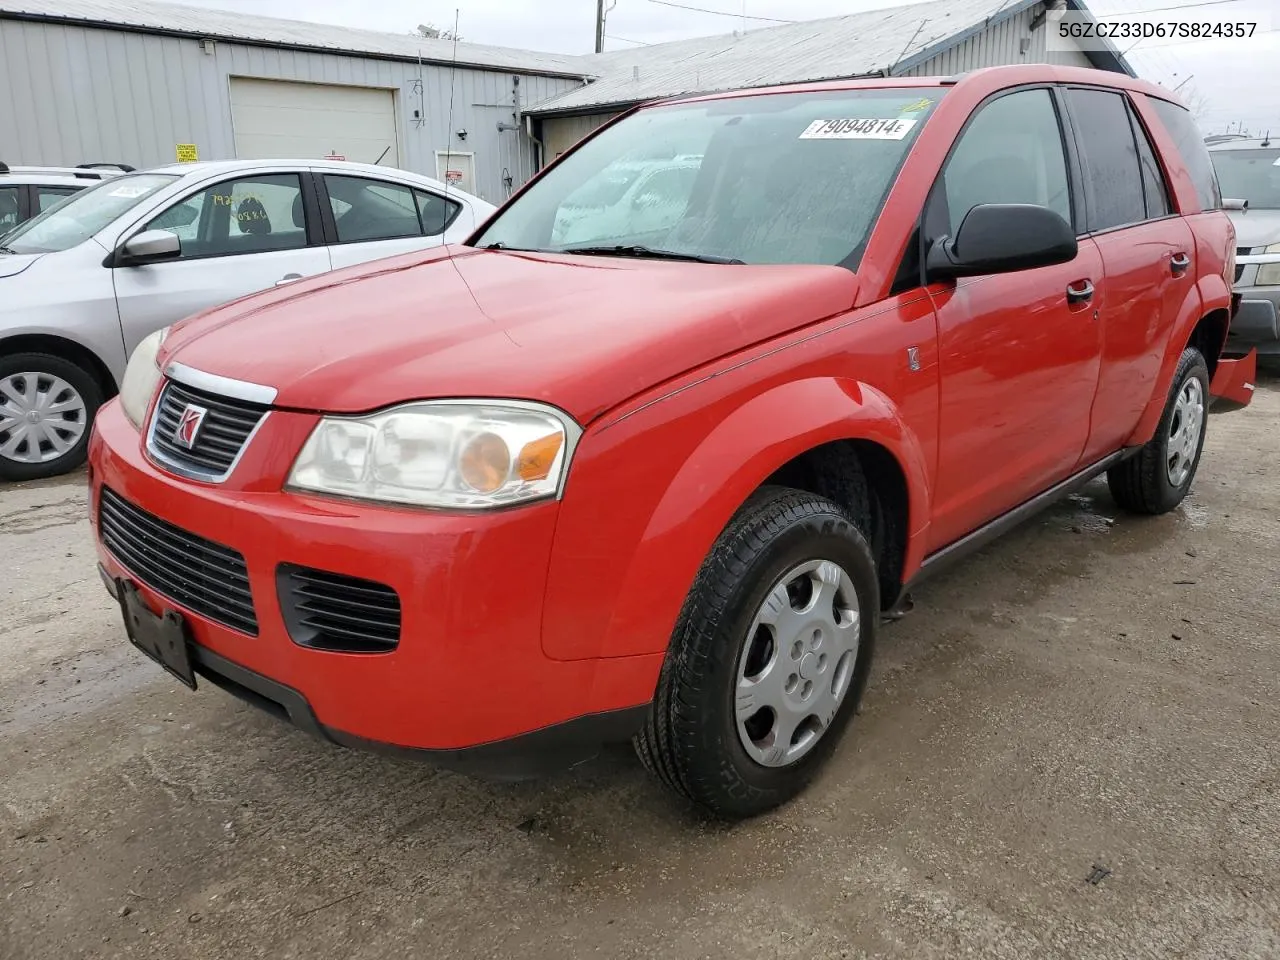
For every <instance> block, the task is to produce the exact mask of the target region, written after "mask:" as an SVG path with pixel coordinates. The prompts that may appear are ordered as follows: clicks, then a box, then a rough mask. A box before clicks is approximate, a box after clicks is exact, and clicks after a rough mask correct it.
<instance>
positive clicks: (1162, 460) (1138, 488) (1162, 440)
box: [1107, 347, 1209, 515]
mask: <svg viewBox="0 0 1280 960" xmlns="http://www.w3.org/2000/svg"><path fill="white" fill-rule="evenodd" d="M1192 380H1195V381H1198V382H1199V385H1200V388H1199V389H1200V398H1201V407H1202V410H1203V412H1202V414H1201V417H1202V419H1201V422H1200V433H1199V438H1198V440H1197V441H1196V443H1195V455H1194V457H1193V458H1191V459H1190V461H1189V462H1190V469H1189V470H1188V471H1186V476H1185V477H1184V478H1182V479H1181V481H1180V482H1179V483H1177V484H1175V483H1174V482H1173V480H1172V479H1171V478H1170V476H1169V463H1170V459H1171V454H1172V445H1171V443H1170V432H1171V430H1172V429H1173V428H1174V426H1175V421H1176V420H1177V418H1178V417H1180V416H1181V414H1180V411H1179V408H1178V398H1179V397H1180V396H1181V395H1182V393H1183V391H1184V390H1186V389H1187V384H1188V382H1189V381H1192ZM1208 415H1209V367H1208V365H1207V364H1206V363H1205V360H1204V356H1203V355H1202V354H1201V353H1200V351H1199V350H1197V349H1196V348H1195V347H1187V349H1186V350H1184V351H1182V357H1181V358H1180V359H1179V361H1178V369H1177V371H1176V372H1175V373H1174V375H1173V386H1172V388H1170V390H1169V397H1168V399H1167V400H1166V401H1165V407H1164V414H1163V415H1162V416H1161V417H1160V425H1159V426H1157V427H1156V433H1155V436H1154V437H1152V438H1151V440H1150V441H1149V442H1148V443H1147V444H1146V445H1145V446H1144V447H1143V448H1142V449H1141V451H1139V452H1138V453H1137V454H1136V455H1134V456H1132V457H1130V458H1129V459H1127V460H1125V461H1124V462H1122V463H1120V464H1117V465H1116V466H1114V467H1112V468H1111V469H1110V470H1108V471H1107V485H1108V486H1109V487H1110V488H1111V496H1112V498H1114V499H1115V502H1116V503H1117V504H1118V505H1119V506H1120V507H1122V508H1123V509H1125V510H1128V511H1129V512H1131V513H1143V514H1150V515H1155V514H1161V513H1168V512H1169V511H1170V510H1172V509H1173V508H1174V507H1176V506H1177V505H1178V504H1180V503H1181V502H1182V500H1183V498H1184V497H1186V495H1187V493H1188V492H1189V491H1190V490H1191V484H1192V482H1194V480H1195V477H1196V470H1197V469H1199V466H1200V454H1201V452H1202V451H1203V450H1204V437H1205V432H1206V431H1205V427H1206V426H1207V424H1208Z"/></svg>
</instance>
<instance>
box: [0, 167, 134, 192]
mask: <svg viewBox="0 0 1280 960" xmlns="http://www.w3.org/2000/svg"><path fill="white" fill-rule="evenodd" d="M132 169H133V168H132V167H128V166H125V165H124V164H111V163H94V164H84V165H82V166H78V167H32V166H18V165H14V166H10V165H9V164H7V163H3V162H0V183H35V184H65V183H72V184H78V185H80V186H86V187H87V186H88V185H89V182H92V181H96V180H105V179H107V178H108V177H118V176H119V175H120V174H122V173H127V172H129V171H131V170H132Z"/></svg>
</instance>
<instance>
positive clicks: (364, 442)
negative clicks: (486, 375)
mask: <svg viewBox="0 0 1280 960" xmlns="http://www.w3.org/2000/svg"><path fill="white" fill-rule="evenodd" d="M581 433H582V431H581V429H580V428H579V427H578V425H577V424H576V423H574V422H573V420H571V419H570V418H569V417H568V416H567V415H565V414H564V413H561V412H560V411H559V410H556V409H554V408H552V407H546V406H542V405H541V404H535V403H522V402H518V401H503V400H468V401H452V400H449V401H434V402H423V403H411V404H406V405H405V406H401V407H395V408H393V409H391V410H386V411H383V412H382V413H375V414H370V415H368V416H363V417H325V418H324V419H323V420H321V421H320V423H319V424H317V426H316V428H315V430H313V431H312V433H311V436H310V437H309V438H308V439H307V442H306V445H305V446H303V448H302V452H301V453H300V454H299V455H298V459H297V462H296V463H294V465H293V470H292V472H291V473H290V475H289V486H291V487H293V488H295V489H299V490H310V491H314V492H316V493H327V494H334V495H337V496H342V497H356V498H358V499H361V500H379V501H385V502H388V503H408V504H414V505H416V506H423V507H446V508H453V509H463V510H466V509H483V508H486V507H500V506H507V505H509V504H514V503H525V502H527V501H530V500H542V499H546V498H549V497H555V496H558V495H559V493H560V490H561V488H562V487H563V484H564V478H565V475H566V473H567V472H568V469H569V460H570V458H571V457H572V456H573V449H574V447H575V446H576V445H577V442H578V438H579V436H581Z"/></svg>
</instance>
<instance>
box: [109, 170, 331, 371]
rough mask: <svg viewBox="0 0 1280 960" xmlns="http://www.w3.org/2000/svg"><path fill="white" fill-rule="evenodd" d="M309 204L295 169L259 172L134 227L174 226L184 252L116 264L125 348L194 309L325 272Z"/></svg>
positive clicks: (186, 199)
mask: <svg viewBox="0 0 1280 960" xmlns="http://www.w3.org/2000/svg"><path fill="white" fill-rule="evenodd" d="M308 207H309V205H308V203H307V200H306V197H305V194H304V192H303V187H302V180H301V178H300V177H299V175H298V174H297V173H271V174H256V175H252V176H246V177H238V178H235V179H231V180H224V181H221V182H219V183H216V184H214V185H212V186H209V187H205V188H203V189H202V190H200V191H198V192H197V193H194V194H191V195H189V196H187V197H184V198H183V199H181V200H178V201H176V202H175V203H174V204H172V205H171V206H169V207H168V208H166V209H165V210H163V211H161V212H160V213H159V214H158V215H156V216H155V217H153V218H152V219H151V220H150V221H148V222H147V223H146V224H144V225H143V226H142V227H141V228H140V229H139V230H137V231H134V233H138V232H141V231H143V230H167V231H169V232H170V233H174V234H176V235H177V236H178V238H179V240H180V241H181V243H182V252H181V254H180V255H179V256H178V257H176V258H174V259H168V260H163V261H160V262H156V263H147V264H140V265H137V266H123V267H116V268H115V269H114V270H113V271H112V272H113V279H114V283H115V293H116V304H117V307H118V309H119V311H120V326H121V329H122V331H123V334H124V341H125V349H126V350H127V351H130V352H132V350H133V348H134V347H135V346H136V345H137V343H138V341H140V340H141V339H142V338H143V337H145V336H147V334H149V333H151V332H152V331H154V330H158V329H159V328H160V327H163V326H166V325H168V324H171V323H175V322H177V321H178V320H182V319H184V318H185V317H189V316H191V315H192V314H194V313H199V312H200V311H202V310H207V309H209V308H210V307H214V306H217V305H218V304H221V303H226V302H227V301H229V300H234V299H236V298H238V297H243V296H246V295H247V294H250V293H256V292H258V291H260V290H266V289H269V288H270V287H272V286H281V285H284V284H288V283H291V282H293V281H295V280H301V279H303V278H304V277H310V276H314V275H315V274H319V273H325V272H327V271H328V270H329V269H330V268H331V266H330V259H329V251H328V249H327V248H326V247H325V246H324V245H323V242H322V237H321V235H320V225H319V223H315V224H313V223H312V222H311V217H310V216H308V213H309V210H308Z"/></svg>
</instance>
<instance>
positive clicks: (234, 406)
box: [149, 380, 267, 480]
mask: <svg viewBox="0 0 1280 960" xmlns="http://www.w3.org/2000/svg"><path fill="white" fill-rule="evenodd" d="M190 404H194V405H196V406H198V407H202V408H203V409H204V410H206V411H207V412H206V413H205V415H204V420H203V421H202V422H201V424H200V428H199V431H198V432H197V434H196V439H195V443H194V444H193V445H192V447H191V448H190V449H188V448H187V447H185V446H183V445H182V444H180V443H178V441H177V440H176V439H175V437H174V432H175V431H176V430H177V429H178V424H179V423H180V422H181V419H182V413H183V411H184V410H186V409H187V407H188V405H190ZM266 413H267V407H265V406H264V405H262V404H260V403H249V402H247V401H245V400H236V399H233V398H230V397H220V396H218V395H217V394H213V393H208V392H206V391H204V390H197V389H196V388H194V387H188V386H187V385H186V384H184V383H178V382H176V381H174V380H170V381H169V382H168V383H166V384H165V387H164V392H163V393H161V394H160V400H159V401H158V402H157V403H156V412H155V416H154V417H153V418H152V424H151V436H150V441H149V446H150V447H151V451H152V453H153V454H155V455H156V457H157V458H158V459H159V460H161V461H162V462H164V463H166V464H168V465H170V466H176V467H178V468H180V469H181V470H183V471H184V472H190V473H192V474H194V475H195V476H197V477H198V478H200V479H206V480H215V479H221V478H222V477H224V476H226V474H227V472H228V471H230V469H231V466H232V464H234V463H235V461H236V457H238V456H240V451H241V450H242V449H243V448H244V445H245V443H246V442H247V441H248V439H249V435H250V434H251V433H253V430H254V428H255V427H256V426H257V425H258V423H259V421H261V420H262V418H263V417H264V416H265V415H266Z"/></svg>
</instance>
